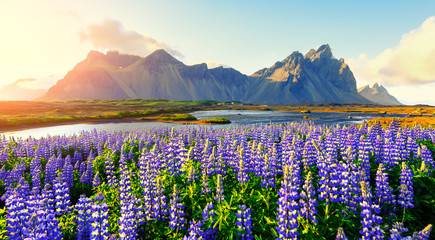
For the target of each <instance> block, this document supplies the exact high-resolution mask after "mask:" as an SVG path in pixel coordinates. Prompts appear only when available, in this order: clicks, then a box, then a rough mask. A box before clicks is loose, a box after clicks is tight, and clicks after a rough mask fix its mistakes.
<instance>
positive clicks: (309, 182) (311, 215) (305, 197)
mask: <svg viewBox="0 0 435 240" xmlns="http://www.w3.org/2000/svg"><path fill="white" fill-rule="evenodd" d="M315 196H316V191H315V190H314V187H313V177H312V175H311V172H310V171H309V172H308V173H307V176H306V177H305V183H304V186H303V187H302V192H301V199H300V200H299V203H300V206H301V215H302V217H304V218H305V219H307V220H309V219H311V221H313V223H317V219H316V215H315V214H317V210H316V206H317V200H316V199H315V198H314V197H315Z"/></svg>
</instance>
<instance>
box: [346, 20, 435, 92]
mask: <svg viewBox="0 0 435 240" xmlns="http://www.w3.org/2000/svg"><path fill="white" fill-rule="evenodd" d="M347 62H348V64H349V66H350V68H351V69H352V71H353V73H354V74H355V77H356V79H357V80H358V81H362V82H364V81H365V82H368V83H374V82H379V83H382V84H385V85H387V86H403V85H421V84H427V83H435V16H433V17H429V18H428V19H426V21H424V22H423V24H422V25H421V26H420V27H419V28H417V29H414V30H412V31H410V32H409V33H407V34H405V35H403V36H402V39H401V40H400V42H399V43H398V45H397V46H395V47H393V48H389V49H386V50H385V51H383V52H382V53H381V54H379V55H378V56H377V57H376V58H374V59H369V58H368V57H367V55H365V54H361V55H360V56H359V57H358V58H357V59H349V60H348V61H347Z"/></svg>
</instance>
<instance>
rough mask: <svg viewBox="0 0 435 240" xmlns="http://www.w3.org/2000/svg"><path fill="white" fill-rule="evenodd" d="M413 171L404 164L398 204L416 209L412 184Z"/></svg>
mask: <svg viewBox="0 0 435 240" xmlns="http://www.w3.org/2000/svg"><path fill="white" fill-rule="evenodd" d="M412 178H413V174H412V170H411V169H409V168H408V165H406V163H405V162H402V172H401V173H400V186H399V192H400V194H399V196H398V200H397V202H398V203H399V205H400V206H402V207H404V208H408V207H410V208H413V207H414V204H413V203H414V199H413V197H414V189H413V184H412Z"/></svg>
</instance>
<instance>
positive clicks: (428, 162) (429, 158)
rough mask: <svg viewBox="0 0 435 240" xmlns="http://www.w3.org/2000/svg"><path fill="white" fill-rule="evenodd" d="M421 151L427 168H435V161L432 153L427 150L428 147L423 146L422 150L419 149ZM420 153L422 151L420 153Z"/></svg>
mask: <svg viewBox="0 0 435 240" xmlns="http://www.w3.org/2000/svg"><path fill="white" fill-rule="evenodd" d="M420 149H421V159H422V160H423V162H424V163H425V164H426V165H427V166H431V167H432V168H433V167H435V165H434V160H433V158H432V153H431V152H430V150H429V149H428V148H427V146H426V145H422V146H421V148H419V150H420ZM419 152H420V151H419Z"/></svg>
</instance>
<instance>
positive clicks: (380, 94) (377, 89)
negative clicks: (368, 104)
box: [358, 82, 401, 105]
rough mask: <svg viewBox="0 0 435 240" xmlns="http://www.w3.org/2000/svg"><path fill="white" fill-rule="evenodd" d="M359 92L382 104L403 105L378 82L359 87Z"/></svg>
mask: <svg viewBox="0 0 435 240" xmlns="http://www.w3.org/2000/svg"><path fill="white" fill-rule="evenodd" d="M358 93H359V94H360V95H361V96H363V97H365V98H367V99H368V100H370V101H372V102H375V103H377V104H381V105H401V103H400V102H399V101H398V100H397V99H396V98H395V97H394V96H392V95H391V94H390V93H388V91H387V89H385V87H384V86H382V85H380V84H378V83H377V82H376V83H375V84H373V86H372V87H370V86H369V85H365V86H362V87H360V88H358Z"/></svg>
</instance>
